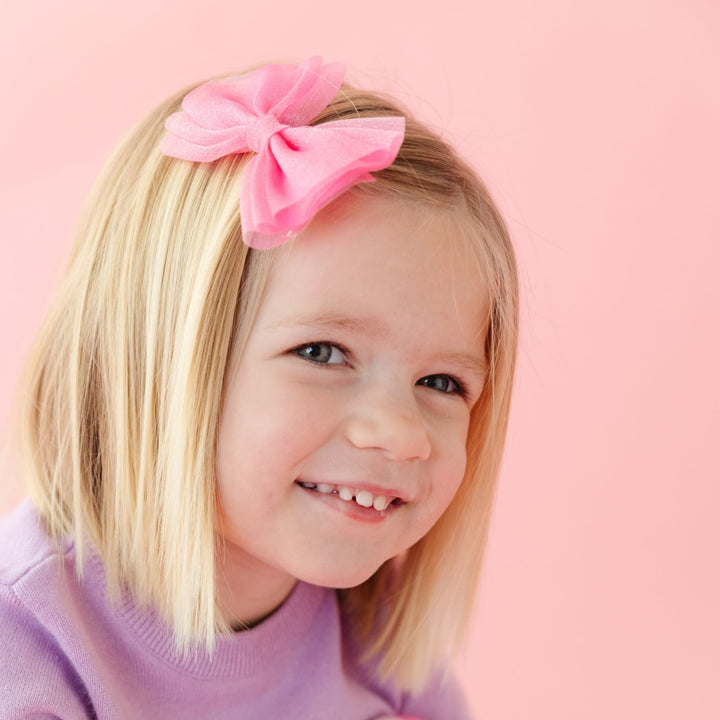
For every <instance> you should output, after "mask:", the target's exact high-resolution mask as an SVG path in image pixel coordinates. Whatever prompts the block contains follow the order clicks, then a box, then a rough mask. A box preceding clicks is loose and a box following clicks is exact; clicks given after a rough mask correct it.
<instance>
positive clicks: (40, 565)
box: [0, 501, 88, 719]
mask: <svg viewBox="0 0 720 720" xmlns="http://www.w3.org/2000/svg"><path fill="white" fill-rule="evenodd" d="M67 550H68V548H66V549H63V548H56V547H55V546H54V545H53V543H52V541H51V539H50V537H49V536H48V534H47V533H46V531H45V528H44V526H43V523H42V520H41V519H40V516H39V515H38V513H37V511H36V510H35V508H34V506H33V505H32V504H31V503H30V501H25V502H23V503H22V504H21V505H20V506H19V507H18V508H17V509H16V510H14V511H13V512H11V513H10V514H9V515H5V516H4V517H2V518H0V717H21V716H22V717H24V715H23V713H24V712H25V711H26V710H27V709H28V708H30V707H32V708H34V709H37V710H38V712H39V714H43V712H46V713H48V714H51V715H53V716H57V717H63V718H72V719H75V718H87V717H88V702H87V698H86V693H85V691H84V689H83V687H82V685H81V683H79V682H78V679H77V676H76V673H75V671H74V669H73V667H72V663H70V662H69V660H68V658H67V654H66V652H65V650H64V648H63V647H62V643H61V642H60V640H59V638H58V636H57V633H55V632H54V630H53V628H54V627H55V626H56V625H57V624H59V623H63V622H64V619H63V612H62V597H63V595H64V594H65V593H66V592H67V590H66V587H67V583H68V582H69V583H71V584H72V583H73V582H74V567H73V565H72V564H69V563H68V562H67ZM63 586H66V587H65V588H64V587H63Z"/></svg>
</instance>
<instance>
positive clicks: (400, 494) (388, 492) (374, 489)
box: [295, 477, 410, 503]
mask: <svg viewBox="0 0 720 720" xmlns="http://www.w3.org/2000/svg"><path fill="white" fill-rule="evenodd" d="M295 482H296V483H303V482H306V483H311V484H312V485H332V487H337V488H340V487H344V488H348V489H350V490H360V491H362V490H364V491H365V492H369V493H370V494H371V495H372V496H373V497H378V495H382V496H384V497H386V498H391V499H393V498H397V499H398V500H400V501H401V502H403V503H406V502H410V499H409V497H408V494H407V492H405V491H404V490H398V489H396V488H387V487H382V486H381V485H373V484H371V483H366V482H362V481H361V482H358V483H353V482H337V481H334V482H329V481H327V480H317V479H312V480H311V479H308V478H304V477H302V478H298V479H297V480H296V481H295Z"/></svg>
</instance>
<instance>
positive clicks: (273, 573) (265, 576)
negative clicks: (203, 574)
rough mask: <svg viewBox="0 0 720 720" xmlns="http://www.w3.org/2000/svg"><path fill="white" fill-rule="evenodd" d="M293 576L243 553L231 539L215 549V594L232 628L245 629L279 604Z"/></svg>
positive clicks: (287, 590) (284, 597) (253, 624)
mask: <svg viewBox="0 0 720 720" xmlns="http://www.w3.org/2000/svg"><path fill="white" fill-rule="evenodd" d="M296 582H297V580H296V579H295V578H294V577H292V576H291V575H288V574H287V573H285V572H283V571H282V570H276V569H275V568H272V567H270V566H268V565H266V564H264V563H262V562H258V561H257V560H256V559H255V558H253V557H252V556H250V555H248V554H247V553H244V552H243V551H242V550H241V549H240V548H238V547H237V546H235V545H233V544H232V543H229V542H228V543H224V544H221V545H220V547H219V550H218V568H217V596H218V604H219V607H220V610H221V612H222V614H223V617H224V618H225V620H226V621H227V623H228V624H229V625H230V627H232V629H233V630H235V631H239V630H247V629H249V628H251V627H254V626H255V625H258V624H259V623H261V622H262V621H263V620H265V619H266V618H268V617H269V616H270V615H272V614H273V613H274V612H275V610H277V609H278V608H279V607H280V605H282V604H283V602H284V601H285V599H286V598H287V596H288V595H289V594H290V592H291V590H292V589H293V587H294V586H295V583H296Z"/></svg>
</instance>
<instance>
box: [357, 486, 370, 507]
mask: <svg viewBox="0 0 720 720" xmlns="http://www.w3.org/2000/svg"><path fill="white" fill-rule="evenodd" d="M355 502H356V503H357V504H358V505H362V506H363V507H367V508H369V507H372V504H373V496H372V493H369V492H368V491H367V490H360V492H357V493H355Z"/></svg>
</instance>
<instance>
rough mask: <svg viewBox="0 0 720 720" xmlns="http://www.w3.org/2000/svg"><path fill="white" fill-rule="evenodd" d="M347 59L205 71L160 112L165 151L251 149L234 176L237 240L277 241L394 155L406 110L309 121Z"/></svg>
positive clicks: (201, 154)
mask: <svg viewBox="0 0 720 720" xmlns="http://www.w3.org/2000/svg"><path fill="white" fill-rule="evenodd" d="M344 75H345V66H344V65H342V64H340V63H330V64H328V65H323V64H322V59H321V58H319V57H312V58H310V59H309V60H307V61H306V62H305V63H303V64H302V65H265V66H264V67H261V68H259V69H258V70H254V71H252V72H249V73H247V74H245V75H240V76H238V77H233V78H227V79H223V80H211V81H210V82H206V83H204V84H203V85H200V86H198V87H196V88H195V89H194V90H192V91H191V92H189V93H188V94H187V95H186V96H185V98H184V99H183V103H182V107H183V109H182V110H181V111H180V112H177V113H175V114H174V115H171V116H170V117H169V118H168V119H167V120H166V121H165V127H166V128H167V130H168V134H167V135H166V136H165V137H164V138H163V140H162V144H161V146H160V148H161V150H162V152H163V153H164V154H165V155H169V156H171V157H176V158H180V159H183V160H194V161H199V162H212V161H213V160H217V159H218V158H221V157H223V156H225V155H230V154H232V153H244V152H247V151H249V150H251V151H253V152H255V153H257V155H255V157H253V158H252V159H251V160H250V162H249V163H248V164H247V166H246V167H245V170H244V171H243V177H242V180H241V185H240V216H241V218H242V234H243V242H244V243H245V244H246V245H249V246H250V247H254V248H270V247H274V246H276V245H280V244H281V243H283V242H285V241H286V240H287V239H288V238H289V237H291V236H292V235H294V234H296V233H298V232H299V231H300V230H302V229H303V228H304V227H305V226H306V225H307V224H308V223H309V222H310V221H311V220H312V218H313V216H314V215H315V213H316V212H317V211H318V210H320V208H322V207H324V206H325V205H327V204H328V203H329V202H330V201H331V200H334V199H335V198H336V197H337V196H338V195H340V194H341V193H343V192H345V190H347V189H348V188H350V187H352V186H353V185H355V184H357V183H361V182H371V181H372V180H373V177H372V176H371V175H369V174H368V173H370V172H372V171H376V170H382V169H383V168H386V167H387V166H388V165H390V164H391V163H392V162H393V160H394V159H395V157H396V156H397V153H398V150H399V149H400V145H401V144H402V141H403V137H404V133H405V118H402V117H378V118H350V119H347V120H335V121H332V122H327V123H323V124H321V125H314V126H312V127H310V126H308V125H307V123H308V122H310V121H311V120H312V119H313V118H314V117H315V116H316V115H317V114H318V113H320V112H321V111H322V110H324V109H325V108H326V107H327V106H328V104H329V103H330V101H331V100H332V99H333V97H334V96H335V94H336V93H337V91H338V89H339V87H340V85H341V83H342V79H343V76H344Z"/></svg>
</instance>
